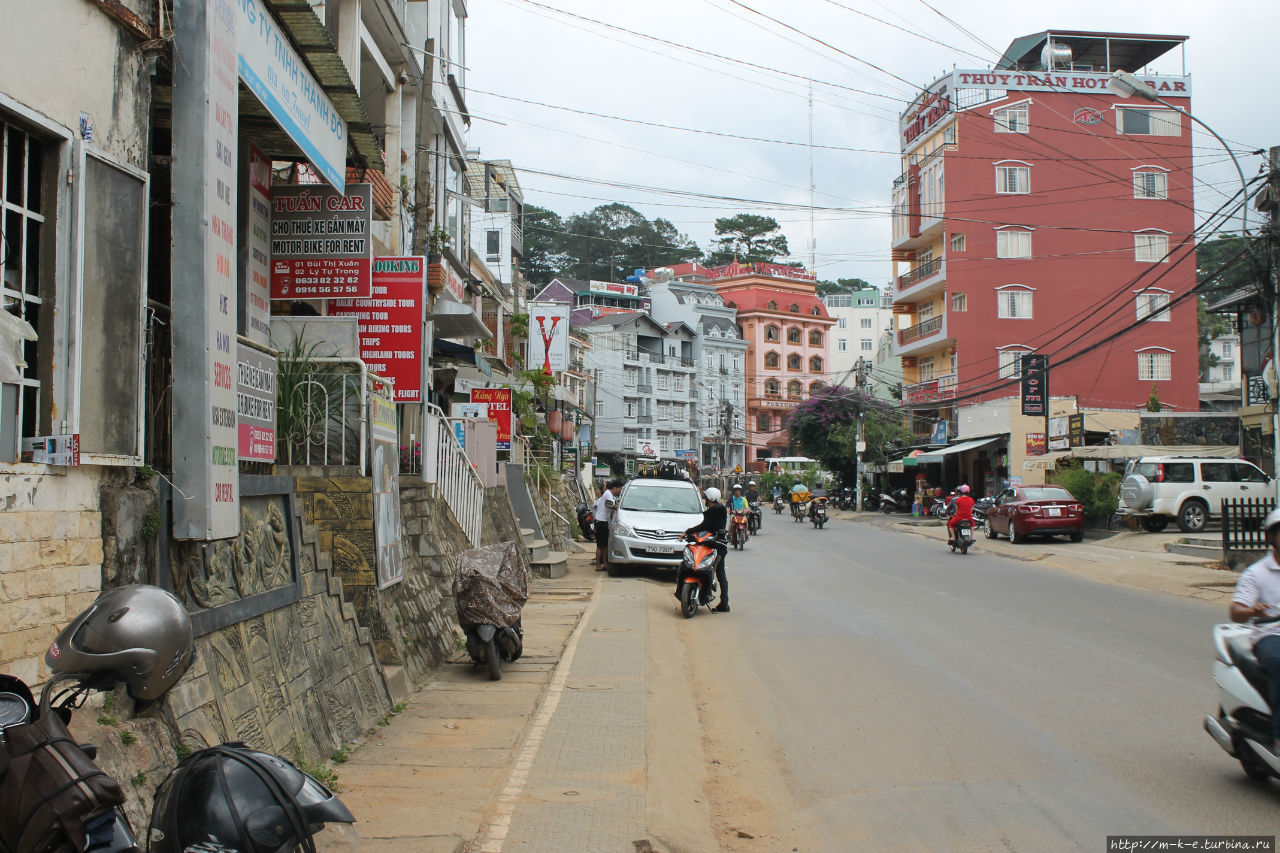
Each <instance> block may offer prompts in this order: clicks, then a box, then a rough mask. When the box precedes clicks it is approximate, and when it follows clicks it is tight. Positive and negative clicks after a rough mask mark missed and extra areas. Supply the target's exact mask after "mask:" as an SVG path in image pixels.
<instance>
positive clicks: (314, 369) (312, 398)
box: [276, 357, 389, 476]
mask: <svg viewBox="0 0 1280 853" xmlns="http://www.w3.org/2000/svg"><path fill="white" fill-rule="evenodd" d="M287 373H288V375H289V376H292V377H296V378H295V379H293V380H290V381H287V382H278V383H277V387H276V391H277V397H278V408H277V412H278V417H277V429H278V435H279V439H278V440H279V444H280V448H279V451H278V454H279V457H280V461H282V462H284V463H285V464H286V465H315V466H328V465H338V466H352V467H355V468H357V469H358V470H359V472H360V476H366V475H367V474H368V459H367V454H366V448H367V447H368V444H369V441H368V423H369V417H368V412H369V396H370V393H371V389H372V387H373V383H374V382H378V383H383V384H389V381H388V380H385V379H382V378H381V377H377V376H375V375H374V374H372V373H369V371H368V369H367V368H366V366H365V363H364V362H363V361H361V360H359V359H355V358H339V357H331V358H312V359H309V360H308V361H307V362H306V366H305V368H304V369H297V367H295V369H293V370H290V371H287Z"/></svg>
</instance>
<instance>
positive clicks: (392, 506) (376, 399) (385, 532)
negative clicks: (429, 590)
mask: <svg viewBox="0 0 1280 853" xmlns="http://www.w3.org/2000/svg"><path fill="white" fill-rule="evenodd" d="M388 392H389V389H388V388H387V386H386V385H385V384H383V383H381V382H379V383H377V384H376V385H375V387H374V389H373V393H371V394H370V395H369V400H370V404H371V405H370V410H369V416H370V417H369V420H370V429H369V438H370V441H371V443H372V447H371V448H370V449H371V450H372V452H373V471H372V473H373V538H374V548H375V550H376V552H377V569H376V571H377V574H378V589H382V588H383V587H388V586H390V585H391V584H393V583H397V582H398V581H400V580H402V579H403V578H404V551H403V548H402V546H401V535H400V453H399V448H398V446H397V441H396V435H397V433H396V405H395V403H394V402H393V401H392V400H391V396H390V394H389V393H388Z"/></svg>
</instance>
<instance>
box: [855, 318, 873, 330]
mask: <svg viewBox="0 0 1280 853" xmlns="http://www.w3.org/2000/svg"><path fill="white" fill-rule="evenodd" d="M858 328H860V329H870V328H871V318H870V317H862V318H861V319H859V320H858Z"/></svg>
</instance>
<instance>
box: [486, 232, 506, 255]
mask: <svg viewBox="0 0 1280 853" xmlns="http://www.w3.org/2000/svg"><path fill="white" fill-rule="evenodd" d="M501 252H502V232H501V231H493V230H490V231H486V232H485V234H484V253H485V256H486V259H487V260H490V261H496V260H498V256H499V255H500V254H501Z"/></svg>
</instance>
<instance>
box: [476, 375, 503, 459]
mask: <svg viewBox="0 0 1280 853" xmlns="http://www.w3.org/2000/svg"><path fill="white" fill-rule="evenodd" d="M471 402H473V403H485V404H487V405H488V407H489V420H491V421H493V422H494V423H496V424H497V425H498V450H510V449H511V389H510V388H472V389H471Z"/></svg>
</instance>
